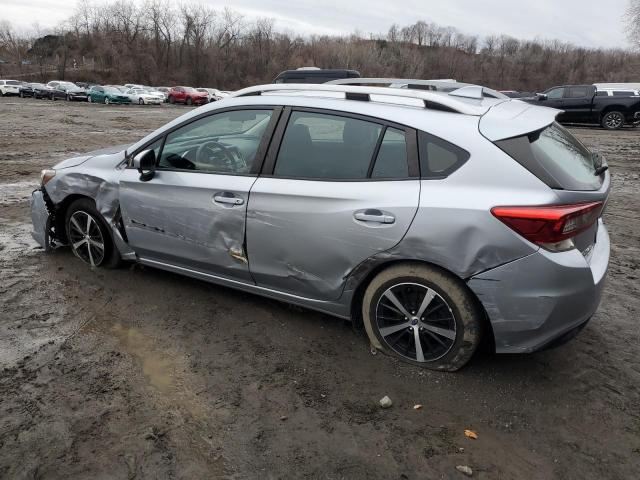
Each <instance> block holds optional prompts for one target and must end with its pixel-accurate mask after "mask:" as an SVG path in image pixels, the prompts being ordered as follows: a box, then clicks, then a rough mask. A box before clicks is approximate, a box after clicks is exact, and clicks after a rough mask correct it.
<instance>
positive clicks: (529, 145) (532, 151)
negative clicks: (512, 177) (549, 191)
mask: <svg viewBox="0 0 640 480" xmlns="http://www.w3.org/2000/svg"><path fill="white" fill-rule="evenodd" d="M496 145H498V147H500V148H501V149H502V150H503V151H505V152H506V153H507V154H509V155H510V156H511V157H512V158H513V159H514V160H516V161H517V162H518V163H520V164H521V165H522V166H523V167H525V168H526V169H527V170H529V171H530V172H531V173H533V174H534V175H535V176H537V177H538V178H539V179H540V180H542V181H543V182H545V183H546V184H547V185H548V186H549V187H551V188H555V189H560V190H583V191H584V190H598V189H599V188H600V186H601V185H602V177H601V176H596V174H595V171H596V168H595V166H594V161H593V155H592V153H591V152H590V151H589V150H588V149H587V148H586V147H585V146H584V145H582V143H580V142H579V141H578V139H576V138H575V137H574V136H573V135H572V134H571V133H570V132H569V131H568V130H566V129H565V128H564V127H562V126H561V125H560V124H558V123H553V124H551V125H549V126H548V127H546V128H544V129H543V130H540V131H537V132H533V133H530V134H529V135H524V136H521V137H516V138H511V139H508V140H501V141H498V142H496Z"/></svg>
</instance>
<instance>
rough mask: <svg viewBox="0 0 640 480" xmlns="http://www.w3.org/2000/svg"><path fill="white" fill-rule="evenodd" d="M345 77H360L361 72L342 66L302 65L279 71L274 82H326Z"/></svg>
mask: <svg viewBox="0 0 640 480" xmlns="http://www.w3.org/2000/svg"><path fill="white" fill-rule="evenodd" d="M343 78H360V72H358V71H357V70H347V69H342V68H335V69H321V68H316V67H301V68H298V69H296V70H285V71H284V72H281V73H279V74H278V76H277V77H276V78H275V79H274V80H273V83H325V82H329V81H331V80H340V79H343Z"/></svg>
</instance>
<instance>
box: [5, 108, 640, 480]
mask: <svg viewBox="0 0 640 480" xmlns="http://www.w3.org/2000/svg"><path fill="white" fill-rule="evenodd" d="M186 111H187V109H186V108H184V107H170V106H162V107H152V106H148V107H137V106H134V107H130V106H119V107H115V106H102V105H90V104H75V103H73V104H69V103H66V102H49V101H34V100H27V99H25V100H21V99H7V98H2V99H0V118H1V119H2V133H1V134H0V272H1V274H0V308H1V311H0V478H7V479H9V478H11V479H14V478H17V479H21V478H43V479H57V478H61V479H62V478H64V479H80V478H83V479H84V478H95V479H112V478H113V479H126V478H129V479H132V478H185V479H203V478H239V479H244V478H323V479H339V478H348V479H354V478H356V479H357V478H368V479H371V478H384V479H425V478H428V479H432V478H445V479H449V478H452V479H456V478H465V477H464V475H463V474H462V473H460V472H458V471H456V466H458V465H468V466H469V467H471V468H472V469H473V472H474V473H473V478H478V479H495V478H504V479H538V478H539V479H549V478H557V479H587V478H588V479H591V478H593V479H632V478H638V477H639V476H640V326H639V325H640V282H639V280H638V266H639V264H640V164H639V163H638V162H639V160H640V159H639V156H640V155H639V153H640V131H638V130H632V129H629V130H624V131H619V132H612V133H608V132H605V131H602V130H599V129H586V128H576V129H574V132H575V133H576V134H577V135H578V136H579V137H580V138H581V139H582V140H583V141H584V142H585V143H587V144H588V145H589V146H591V147H594V148H597V149H600V150H601V151H602V152H603V153H604V154H605V155H606V156H607V159H608V161H609V164H610V167H611V171H612V173H613V193H612V195H611V198H610V202H609V205H608V209H607V212H606V214H605V222H606V223H607V225H608V227H609V229H610V233H611V240H612V243H613V251H612V258H611V265H610V271H609V274H608V283H607V287H606V290H605V295H604V299H603V302H602V304H601V306H600V309H599V310H598V313H597V314H596V315H595V317H594V318H593V320H592V322H591V323H590V324H589V325H588V327H587V328H586V329H585V330H584V331H583V332H582V333H581V334H580V335H579V336H578V337H577V338H576V339H574V340H573V341H572V342H570V343H569V344H567V345H564V346H562V347H560V348H557V349H555V350H551V351H546V352H541V353H538V354H535V355H528V356H496V355H490V354H488V353H480V354H479V355H477V356H476V357H475V358H474V359H473V360H472V362H471V364H470V365H469V366H468V367H467V368H465V369H464V370H463V371H461V372H458V373H456V374H447V373H434V372H429V371H426V370H421V369H419V368H416V367H413V366H409V365H404V364H401V363H398V362H397V361H395V360H393V359H392V358H389V357H387V356H384V355H380V354H379V355H375V356H374V355H371V354H370V352H369V348H368V343H367V340H366V336H365V335H364V333H362V332H359V331H354V330H353V329H352V327H351V326H350V325H349V324H346V323H344V322H342V321H340V320H336V319H334V318H331V317H328V316H324V315H321V314H317V313H313V312H309V311H305V310H301V309H298V308H293V307H289V306H287V305H284V304H280V303H278V302H275V301H270V300H266V299H263V298H260V297H256V296H251V295H248V294H245V293H240V292H236V291H233V290H229V289H226V288H221V287H218V286H215V285H210V284H207V283H204V282H200V281H196V280H192V279H188V278H185V277H180V276H177V275H173V274H170V273H166V272H162V271H157V270H153V269H150V268H140V267H137V266H131V267H130V268H127V267H124V268H121V269H118V270H111V271H110V270H96V271H91V270H90V269H89V268H86V267H85V266H84V265H83V264H81V263H80V261H79V260H77V259H76V258H75V257H73V255H72V254H71V253H70V252H69V251H67V250H64V249H63V250H59V251H56V252H54V253H52V254H48V255H47V254H44V253H43V252H42V251H41V250H38V249H37V248H35V243H34V242H33V241H32V240H31V239H30V236H29V230H30V219H29V206H28V197H29V194H30V192H31V190H32V189H33V188H34V186H35V184H36V183H37V175H38V172H39V170H40V169H41V168H43V167H46V166H49V165H52V164H54V163H56V162H58V161H59V160H61V159H63V158H65V157H68V156H71V155H73V154H74V153H78V152H83V151H88V150H92V149H96V148H101V147H106V146H110V145H114V144H122V143H126V142H133V141H134V140H137V139H138V138H140V137H142V136H143V135H144V134H146V133H148V132H149V131H151V130H153V129H155V128H157V127H159V126H161V125H162V124H164V123H166V122H167V121H168V120H170V119H173V118H175V117H176V116H178V115H180V114H182V113H184V112H186ZM385 395H388V396H389V397H391V399H392V400H393V402H394V405H393V407H392V408H390V409H388V410H382V409H380V408H379V407H378V405H377V402H378V400H379V399H380V398H382V397H383V396H385ZM415 404H421V405H423V407H422V408H421V409H418V410H415V409H414V408H413V407H414V405H415ZM465 429H471V430H473V431H475V432H476V433H477V434H478V439H477V440H471V439H468V438H466V437H465V435H464V430H465Z"/></svg>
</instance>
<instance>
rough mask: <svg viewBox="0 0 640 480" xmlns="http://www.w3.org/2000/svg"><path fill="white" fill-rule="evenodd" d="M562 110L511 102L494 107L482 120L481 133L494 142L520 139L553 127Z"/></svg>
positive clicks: (517, 101) (518, 101)
mask: <svg viewBox="0 0 640 480" xmlns="http://www.w3.org/2000/svg"><path fill="white" fill-rule="evenodd" d="M561 112H562V110H557V109H555V108H548V107H539V106H537V105H530V104H528V103H525V102H521V101H520V100H511V101H509V102H502V103H499V104H497V105H494V106H492V107H491V108H490V109H489V110H488V111H487V112H486V113H485V114H484V115H482V117H481V118H480V124H479V126H478V129H479V130H480V133H481V134H482V135H483V136H484V137H485V138H487V139H489V140H491V141H492V142H495V141H498V140H506V139H507V138H514V137H520V136H522V135H526V134H528V133H531V132H536V131H538V130H542V129H543V128H545V127H548V126H549V125H551V124H552V123H553V122H554V121H555V119H556V116H557V115H558V114H559V113H561Z"/></svg>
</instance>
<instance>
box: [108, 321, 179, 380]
mask: <svg viewBox="0 0 640 480" xmlns="http://www.w3.org/2000/svg"><path fill="white" fill-rule="evenodd" d="M110 332H111V333H112V334H113V336H114V337H115V338H116V339H117V340H118V342H119V343H120V344H121V345H122V347H123V348H124V349H125V350H126V351H127V352H129V353H130V354H132V355H134V356H135V357H137V358H138V360H140V362H141V363H142V373H143V374H144V376H145V377H146V378H147V380H149V383H150V384H151V385H152V386H154V387H156V388H157V389H158V390H160V391H162V392H168V391H169V390H170V389H171V387H172V386H173V384H174V380H175V375H174V373H175V365H174V364H173V362H172V358H171V357H170V356H169V355H166V354H159V353H157V352H156V351H155V348H156V347H155V346H154V345H153V342H152V341H151V339H150V338H149V337H148V336H146V335H144V334H143V333H142V332H140V330H138V329H137V328H135V327H129V326H125V325H122V324H121V323H115V324H113V325H112V326H111V328H110Z"/></svg>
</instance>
